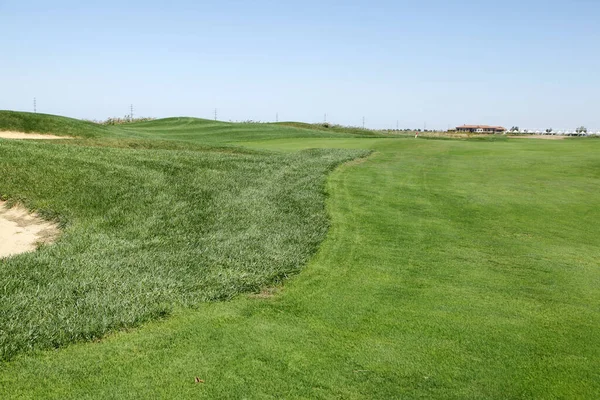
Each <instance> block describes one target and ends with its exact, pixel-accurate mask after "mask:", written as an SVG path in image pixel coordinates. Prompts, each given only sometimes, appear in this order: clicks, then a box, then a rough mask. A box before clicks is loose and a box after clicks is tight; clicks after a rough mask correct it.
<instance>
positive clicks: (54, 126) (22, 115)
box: [0, 110, 111, 138]
mask: <svg viewBox="0 0 600 400" xmlns="http://www.w3.org/2000/svg"><path fill="white" fill-rule="evenodd" d="M0 131H15V132H25V133H48V134H53V135H57V136H76V137H84V138H89V137H98V136H106V135H107V134H109V132H110V131H111V129H109V127H104V126H102V125H99V124H95V123H93V122H88V121H82V120H79V119H73V118H67V117H60V116H57V115H49V114H33V113H28V112H19V111H3V110H0Z"/></svg>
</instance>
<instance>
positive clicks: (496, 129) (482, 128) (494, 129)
mask: <svg viewBox="0 0 600 400" xmlns="http://www.w3.org/2000/svg"><path fill="white" fill-rule="evenodd" d="M456 131H457V132H467V133H504V132H506V128H505V127H503V126H489V125H463V126H457V127H456Z"/></svg>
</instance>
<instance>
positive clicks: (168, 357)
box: [0, 137, 600, 399]
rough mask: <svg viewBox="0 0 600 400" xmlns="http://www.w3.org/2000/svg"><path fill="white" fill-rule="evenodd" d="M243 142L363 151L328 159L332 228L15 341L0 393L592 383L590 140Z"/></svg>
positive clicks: (375, 394) (545, 391)
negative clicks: (221, 275)
mask: <svg viewBox="0 0 600 400" xmlns="http://www.w3.org/2000/svg"><path fill="white" fill-rule="evenodd" d="M253 139H256V138H253ZM245 145H247V146H253V147H254V148H257V149H270V150H277V149H284V150H285V151H286V152H287V154H288V155H287V156H286V157H300V156H301V155H302V154H304V153H303V152H302V149H306V148H315V147H320V148H337V147H345V148H351V149H357V148H363V149H370V150H373V151H374V153H373V154H372V155H370V156H369V157H368V158H367V159H360V160H355V161H352V162H349V163H348V164H346V165H344V166H343V167H341V168H338V169H337V170H336V171H335V172H333V173H332V174H331V175H330V177H329V179H328V181H327V187H326V192H327V193H328V194H329V197H328V199H327V210H328V213H329V215H330V218H331V229H330V230H329V233H328V235H327V238H326V240H325V241H324V242H323V244H322V245H321V247H320V250H319V252H318V253H317V255H316V256H315V257H314V258H312V260H311V261H310V263H309V265H308V266H307V267H306V268H305V269H304V270H303V272H302V273H301V274H299V275H296V276H295V277H294V278H293V279H291V280H287V281H285V282H284V283H283V285H277V286H276V288H275V289H274V290H269V291H265V292H264V293H263V294H262V295H260V296H256V295H253V296H248V295H241V296H238V297H236V298H234V299H233V300H230V301H226V302H218V303H204V304H200V305H199V306H198V307H197V309H196V310H194V311H190V310H189V309H186V308H181V307H179V308H177V309H176V312H175V314H174V315H173V316H172V317H171V318H169V319H167V320H162V321H160V322H153V323H149V324H146V325H145V326H143V327H142V328H139V329H137V330H135V331H134V332H122V333H118V334H115V335H112V336H110V337H109V338H106V339H104V340H102V341H101V342H98V343H80V344H76V345H73V346H69V347H67V348H64V349H61V350H59V351H47V352H39V353H36V354H32V355H21V356H19V357H17V358H16V359H14V360H12V361H11V362H8V363H4V364H2V366H0V397H5V398H19V397H24V398H57V399H58V398H382V399H387V398H477V399H479V398H495V399H505V398H597V397H599V396H600V374H599V372H598V371H600V361H599V360H600V331H599V329H598V328H599V327H600V312H599V309H600V270H599V268H598V264H599V263H598V261H599V260H600V226H599V224H598V221H600V218H599V217H600V215H599V214H600V210H599V209H598V207H597V203H598V200H600V199H599V197H600V193H599V192H598V190H597V188H598V187H599V183H600V182H599V181H600V159H599V158H598V156H597V154H598V150H599V147H600V141H579V140H567V141H561V142H552V141H548V142H546V141H529V140H520V141H518V140H512V141H511V140H507V141H500V142H496V141H494V142H492V141H482V140H478V141H449V140H444V141H442V140H414V139H410V140H408V139H397V140H394V139H356V138H335V139H331V138H329V139H328V138H318V137H313V138H311V137H305V138H284V139H278V140H268V141H262V142H261V141H258V140H252V141H251V142H249V143H246V144H245ZM46 146H56V145H44V147H46ZM89 151H91V150H89ZM103 151H109V150H103ZM110 151H117V150H114V149H111V150H110ZM119 151H123V149H120V150H119ZM128 151H129V150H128ZM298 151H300V153H297V152H298ZM313 152H314V151H313ZM120 154H122V155H123V153H120ZM136 154H137V153H136ZM148 154H152V153H151V152H150V153H148ZM315 154H322V153H319V152H316V153H315ZM325 154H329V153H325ZM354 154H355V155H356V153H354ZM363 155H364V154H363ZM278 156H279V157H283V155H281V154H280V155H278ZM139 157H142V156H139ZM288 162H289V161H288ZM297 189H301V188H297ZM271 234H272V233H271ZM47 250H50V248H48V249H44V251H47ZM3 267H4V265H3ZM107 284H110V283H107ZM112 284H114V282H113V283H112ZM196 377H198V378H199V379H201V380H202V383H196V382H195V378H196Z"/></svg>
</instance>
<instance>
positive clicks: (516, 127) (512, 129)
mask: <svg viewBox="0 0 600 400" xmlns="http://www.w3.org/2000/svg"><path fill="white" fill-rule="evenodd" d="M510 131H511V132H519V127H518V126H513V127H512V128H510Z"/></svg>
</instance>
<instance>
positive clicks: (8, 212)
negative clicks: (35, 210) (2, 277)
mask: <svg viewBox="0 0 600 400" xmlns="http://www.w3.org/2000/svg"><path fill="white" fill-rule="evenodd" d="M58 234H59V230H58V226H57V225H56V224H54V223H52V222H48V221H45V220H43V219H41V218H40V217H39V216H37V215H36V214H31V213H29V212H28V211H27V210H26V209H25V208H23V207H19V206H16V207H12V208H7V207H6V203H4V202H2V201H0V258H4V257H10V256H14V255H16V254H21V253H26V252H29V251H34V250H35V249H36V248H37V247H38V246H39V245H41V244H48V243H52V242H53V241H54V240H56V238H57V237H58Z"/></svg>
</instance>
